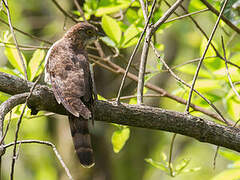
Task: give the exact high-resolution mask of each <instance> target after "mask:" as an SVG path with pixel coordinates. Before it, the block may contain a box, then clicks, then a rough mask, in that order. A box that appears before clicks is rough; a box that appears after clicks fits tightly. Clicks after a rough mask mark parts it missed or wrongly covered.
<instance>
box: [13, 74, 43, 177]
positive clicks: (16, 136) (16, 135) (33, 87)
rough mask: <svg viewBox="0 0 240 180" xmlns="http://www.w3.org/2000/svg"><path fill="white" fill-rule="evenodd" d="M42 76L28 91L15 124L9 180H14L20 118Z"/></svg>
mask: <svg viewBox="0 0 240 180" xmlns="http://www.w3.org/2000/svg"><path fill="white" fill-rule="evenodd" d="M42 75H43V73H41V74H40V75H39V76H38V78H37V80H36V81H35V82H34V84H33V86H32V88H31V89H30V92H29V95H28V96H27V97H26V101H25V104H24V106H23V109H22V112H21V114H20V116H19V119H18V122H17V128H16V132H15V141H14V142H15V144H14V148H13V158H12V165H11V172H10V178H11V180H13V179H14V169H15V168H14V167H15V162H16V148H17V144H16V142H17V140H18V135H19V134H18V133H19V130H20V125H21V122H22V117H23V114H24V112H25V109H26V107H27V103H28V100H29V98H30V97H31V96H32V93H33V90H34V89H35V87H36V85H37V83H38V82H39V80H40V79H41V77H42Z"/></svg>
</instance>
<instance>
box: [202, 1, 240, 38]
mask: <svg viewBox="0 0 240 180" xmlns="http://www.w3.org/2000/svg"><path fill="white" fill-rule="evenodd" d="M200 1H201V2H202V3H203V4H205V6H207V7H208V9H209V10H210V11H212V12H213V13H214V14H216V15H217V16H219V14H220V13H221V12H220V13H219V12H218V10H216V9H215V8H214V7H213V6H212V5H211V4H210V3H209V2H207V0H200ZM219 17H221V19H222V20H223V21H224V22H225V23H226V24H227V25H228V26H229V27H231V28H232V29H233V30H234V31H235V32H237V33H238V34H240V29H239V28H238V27H237V26H235V25H234V24H233V23H232V22H231V21H229V20H228V19H227V18H226V17H225V16H222V15H221V16H219Z"/></svg>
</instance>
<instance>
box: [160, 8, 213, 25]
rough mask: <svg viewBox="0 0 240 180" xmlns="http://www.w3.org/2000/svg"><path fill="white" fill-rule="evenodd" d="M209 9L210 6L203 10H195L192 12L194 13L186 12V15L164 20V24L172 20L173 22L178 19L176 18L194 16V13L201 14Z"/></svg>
mask: <svg viewBox="0 0 240 180" xmlns="http://www.w3.org/2000/svg"><path fill="white" fill-rule="evenodd" d="M207 11H209V9H208V8H206V9H202V10H199V11H195V12H192V13H188V14H184V15H182V16H179V17H175V18H172V19H169V20H166V21H165V22H164V24H166V23H170V22H173V21H176V20H180V19H184V18H186V17H189V16H192V15H196V14H200V13H203V12H207Z"/></svg>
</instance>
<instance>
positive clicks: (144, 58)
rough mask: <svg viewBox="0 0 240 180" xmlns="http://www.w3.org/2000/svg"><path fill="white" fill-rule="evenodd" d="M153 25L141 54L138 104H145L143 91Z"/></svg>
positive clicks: (149, 29)
mask: <svg viewBox="0 0 240 180" xmlns="http://www.w3.org/2000/svg"><path fill="white" fill-rule="evenodd" d="M152 30H153V27H152V25H148V26H147V30H146V37H145V40H144V44H143V50H142V54H141V60H140V65H139V72H138V84H137V104H138V105H142V104H143V89H144V77H145V71H146V64H147V57H148V51H149V43H150V41H151V37H152Z"/></svg>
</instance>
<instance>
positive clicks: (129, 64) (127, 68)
mask: <svg viewBox="0 0 240 180" xmlns="http://www.w3.org/2000/svg"><path fill="white" fill-rule="evenodd" d="M153 3H154V4H155V3H156V0H154V2H153ZM153 9H154V6H152V8H151V11H150V13H149V16H148V19H147V22H146V23H145V26H144V29H143V32H142V33H141V35H140V38H139V40H138V42H137V45H136V46H135V48H134V50H133V53H132V54H131V56H130V59H129V61H128V65H127V67H126V70H125V73H124V75H123V78H122V82H121V85H120V87H119V91H118V95H117V99H116V102H117V103H119V102H120V97H121V92H122V89H123V86H124V83H125V80H126V77H127V75H128V72H129V69H130V66H131V64H132V61H133V58H134V56H135V54H136V53H137V49H138V47H139V45H140V43H141V41H142V38H143V36H144V34H145V32H146V30H147V27H148V24H149V22H150V19H151V17H152V14H153Z"/></svg>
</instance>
